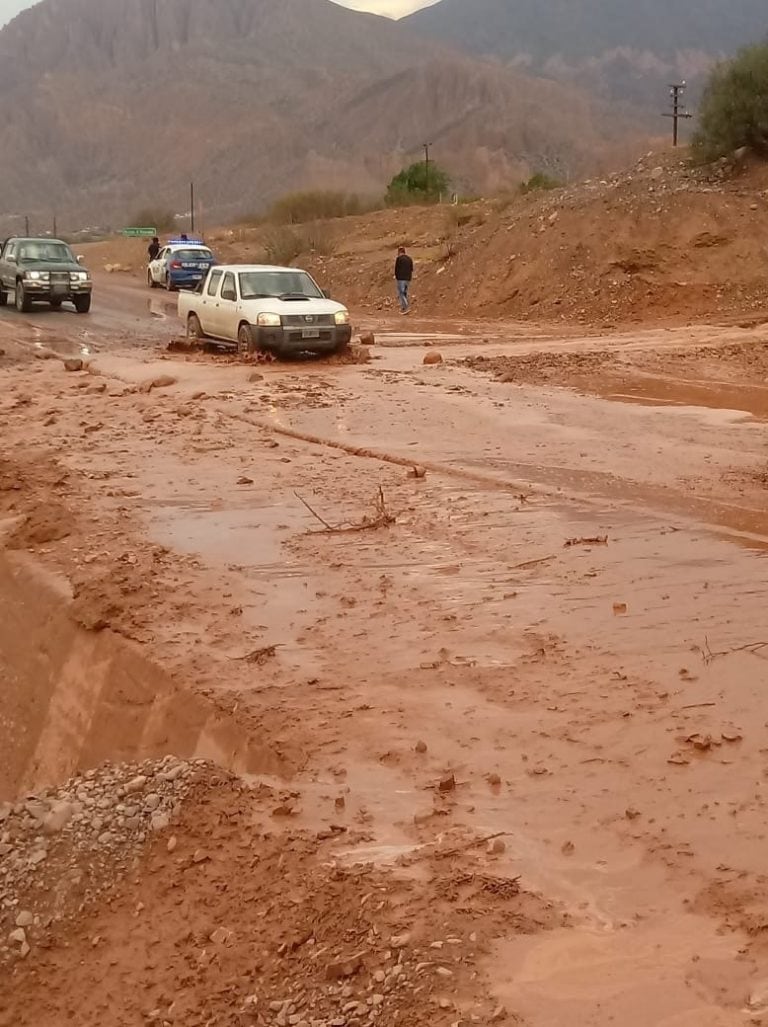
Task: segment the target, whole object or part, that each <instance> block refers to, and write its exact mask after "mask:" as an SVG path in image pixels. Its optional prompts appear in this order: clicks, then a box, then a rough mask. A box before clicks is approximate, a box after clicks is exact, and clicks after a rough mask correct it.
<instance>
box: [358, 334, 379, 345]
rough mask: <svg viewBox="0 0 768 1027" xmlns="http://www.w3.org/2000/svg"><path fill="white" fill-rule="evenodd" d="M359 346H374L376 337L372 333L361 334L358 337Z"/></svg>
mask: <svg viewBox="0 0 768 1027" xmlns="http://www.w3.org/2000/svg"><path fill="white" fill-rule="evenodd" d="M360 345H361V346H375V345H376V336H375V335H374V334H373V332H362V333H361V335H360Z"/></svg>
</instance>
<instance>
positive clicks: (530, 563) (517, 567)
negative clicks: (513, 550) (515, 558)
mask: <svg viewBox="0 0 768 1027" xmlns="http://www.w3.org/2000/svg"><path fill="white" fill-rule="evenodd" d="M556 559H557V557H556V556H542V557H541V558H540V559H538V560H526V561H525V563H516V564H514V566H513V567H511V568H510V570H513V571H527V570H528V568H529V567H538V565H539V564H540V563H549V561H550V560H556Z"/></svg>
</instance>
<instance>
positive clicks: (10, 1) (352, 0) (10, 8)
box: [0, 0, 435, 25]
mask: <svg viewBox="0 0 768 1027" xmlns="http://www.w3.org/2000/svg"><path fill="white" fill-rule="evenodd" d="M36 2H37V0H0V25H5V23H6V22H7V21H10V20H11V18H13V17H14V15H16V14H18V13H19V11H23V10H24V8H25V7H31V6H32V5H33V4H34V3H36ZM337 2H338V3H340V4H343V5H344V6H345V7H354V8H355V10H357V11H373V12H374V13H375V14H388V15H390V16H391V17H392V18H399V17H400V16H401V15H403V14H409V13H410V12H411V11H416V10H418V8H419V7H426V6H427V5H428V4H429V3H434V2H435V0H337Z"/></svg>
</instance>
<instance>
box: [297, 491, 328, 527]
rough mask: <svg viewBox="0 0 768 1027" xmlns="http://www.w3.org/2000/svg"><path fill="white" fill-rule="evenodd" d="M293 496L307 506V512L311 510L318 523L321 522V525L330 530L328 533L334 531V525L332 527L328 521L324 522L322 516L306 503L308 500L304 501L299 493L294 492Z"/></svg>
mask: <svg viewBox="0 0 768 1027" xmlns="http://www.w3.org/2000/svg"><path fill="white" fill-rule="evenodd" d="M293 494H294V496H296V498H297V499H298V501H299V502H300V503H303V504H304V506H306V508H307V510H309V512H310V513H311V514H312V516H313V517H315V518H316V519H317V520H318V521H320V523H321V524H324V525H325V527H326V528H327V529H328V531H333V527H332V525H330V524H329V523H328V521H325V520H323V518H322V517H321V516H320V514H319V513H318V512H317V511H316V510H313V509H312V507H311V506H310V505H309V503H308V502H307V501H306V499H302V498H301V496H300V495H299V493H298V492H294V493H293Z"/></svg>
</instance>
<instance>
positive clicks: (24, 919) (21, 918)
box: [16, 910, 35, 927]
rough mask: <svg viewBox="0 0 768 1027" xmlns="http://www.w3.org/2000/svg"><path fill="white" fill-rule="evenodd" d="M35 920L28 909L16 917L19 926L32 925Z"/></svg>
mask: <svg viewBox="0 0 768 1027" xmlns="http://www.w3.org/2000/svg"><path fill="white" fill-rule="evenodd" d="M34 922H35V918H34V917H33V916H32V914H31V913H30V912H29V911H28V910H22V912H21V913H19V914H18V915H17V917H16V926H17V927H31V926H32V924H33V923H34Z"/></svg>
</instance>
